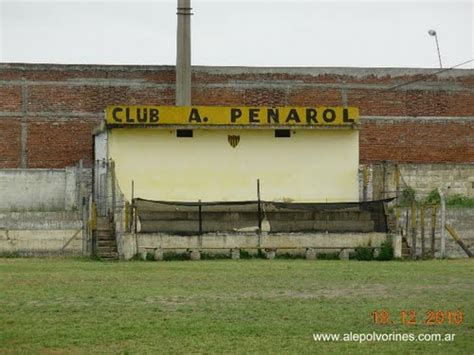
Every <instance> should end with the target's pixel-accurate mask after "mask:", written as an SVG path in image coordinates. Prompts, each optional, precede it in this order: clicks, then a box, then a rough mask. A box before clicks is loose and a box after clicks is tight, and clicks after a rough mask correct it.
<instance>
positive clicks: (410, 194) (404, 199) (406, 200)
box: [399, 187, 416, 206]
mask: <svg viewBox="0 0 474 355" xmlns="http://www.w3.org/2000/svg"><path fill="white" fill-rule="evenodd" d="M415 202H416V192H415V190H414V189H412V188H411V187H407V188H405V189H404V190H403V191H402V194H401V195H400V199H399V204H400V205H401V206H411V205H412V204H413V203H415Z"/></svg>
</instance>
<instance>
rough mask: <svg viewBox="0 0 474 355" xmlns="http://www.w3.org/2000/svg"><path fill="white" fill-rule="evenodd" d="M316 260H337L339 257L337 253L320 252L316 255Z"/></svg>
mask: <svg viewBox="0 0 474 355" xmlns="http://www.w3.org/2000/svg"><path fill="white" fill-rule="evenodd" d="M317 259H318V260H337V259H339V253H337V252H336V253H320V254H318V257H317Z"/></svg>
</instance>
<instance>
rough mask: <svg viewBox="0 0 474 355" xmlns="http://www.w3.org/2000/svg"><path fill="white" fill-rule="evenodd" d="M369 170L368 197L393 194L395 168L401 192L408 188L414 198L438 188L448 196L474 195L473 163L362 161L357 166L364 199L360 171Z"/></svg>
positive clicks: (360, 194) (378, 197)
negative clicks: (412, 190) (444, 190)
mask: <svg viewBox="0 0 474 355" xmlns="http://www.w3.org/2000/svg"><path fill="white" fill-rule="evenodd" d="M364 169H367V171H368V186H367V197H368V199H369V200H373V199H375V200H376V199H380V198H386V197H393V196H395V195H396V179H397V177H396V170H397V169H398V170H399V172H400V183H399V185H400V187H399V189H400V191H402V190H403V189H404V188H405V187H411V188H412V189H414V190H415V192H416V194H417V196H416V197H417V199H420V200H423V199H425V198H426V197H427V196H428V194H429V193H430V192H431V191H433V190H434V189H437V188H439V187H441V188H445V189H446V191H447V196H452V195H455V194H459V195H463V196H466V197H471V198H472V197H474V163H469V164H453V163H450V164H415V163H413V164H409V163H405V164H393V163H389V162H387V163H385V164H384V163H375V164H362V165H361V166H360V169H359V196H360V199H361V200H362V199H363V174H364Z"/></svg>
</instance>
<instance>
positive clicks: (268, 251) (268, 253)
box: [265, 249, 276, 260]
mask: <svg viewBox="0 0 474 355" xmlns="http://www.w3.org/2000/svg"><path fill="white" fill-rule="evenodd" d="M275 254H276V250H275V249H265V257H266V258H267V259H268V260H272V259H275Z"/></svg>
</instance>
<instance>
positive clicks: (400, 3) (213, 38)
mask: <svg viewBox="0 0 474 355" xmlns="http://www.w3.org/2000/svg"><path fill="white" fill-rule="evenodd" d="M191 3H192V4H191V6H192V7H193V13H194V15H193V16H192V20H191V21H192V36H191V37H192V64H193V65H222V66H270V67H273V66H282V67H298V66H312V67H426V68H439V66H440V63H439V60H438V54H437V50H436V42H435V38H434V37H431V36H429V35H428V30H429V29H434V30H436V32H437V36H438V40H439V47H440V52H441V58H442V65H443V67H451V66H454V65H456V64H459V63H461V62H465V61H467V60H470V59H473V58H474V43H473V40H474V37H473V33H474V27H473V19H474V1H473V0H462V1H456V0H446V1H425V0H419V1H408V0H392V1H388V0H378V1H351V0H346V1H317V0H316V1H298V0H294V1H289V0H287V1H278V0H277V1H263V0H261V1H258V0H256V1H250V0H247V1H244V0H241V1H235V0H234V1H231V0H220V1H206V0H191ZM175 58H176V0H168V1H167V0H161V1H160V0H154V1H153V0H148V1H140V0H137V1H112V0H103V1H77V0H76V1H72V0H63V1H41V0H30V1H22V0H16V1H15V0H0V62H4V63H5V62H27V63H65V64H155V65H163V64H165V65H174V64H175V60H176V59H175ZM460 68H474V65H473V62H471V63H469V64H468V65H464V66H461V67H460Z"/></svg>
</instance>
